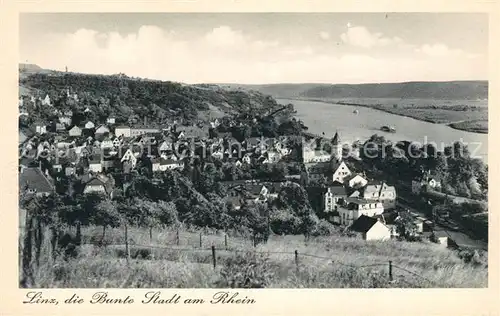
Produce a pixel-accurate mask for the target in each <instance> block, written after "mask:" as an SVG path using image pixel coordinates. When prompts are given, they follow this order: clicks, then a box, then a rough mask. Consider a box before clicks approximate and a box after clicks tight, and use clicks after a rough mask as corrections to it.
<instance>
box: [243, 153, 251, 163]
mask: <svg viewBox="0 0 500 316" xmlns="http://www.w3.org/2000/svg"><path fill="white" fill-rule="evenodd" d="M241 161H242V162H243V163H246V164H250V163H251V162H252V160H251V159H250V154H245V156H243V158H241Z"/></svg>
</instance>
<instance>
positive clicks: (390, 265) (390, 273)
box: [389, 260, 392, 281]
mask: <svg viewBox="0 0 500 316" xmlns="http://www.w3.org/2000/svg"><path fill="white" fill-rule="evenodd" d="M389 281H392V261H391V260H389Z"/></svg>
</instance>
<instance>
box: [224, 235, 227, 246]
mask: <svg viewBox="0 0 500 316" xmlns="http://www.w3.org/2000/svg"><path fill="white" fill-rule="evenodd" d="M224 246H225V247H226V250H227V234H226V233H225V232H224Z"/></svg>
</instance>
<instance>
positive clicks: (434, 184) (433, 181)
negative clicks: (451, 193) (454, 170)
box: [411, 174, 441, 194]
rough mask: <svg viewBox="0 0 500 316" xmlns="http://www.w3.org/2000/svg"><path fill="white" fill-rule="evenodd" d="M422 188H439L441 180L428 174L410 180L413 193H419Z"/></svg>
mask: <svg viewBox="0 0 500 316" xmlns="http://www.w3.org/2000/svg"><path fill="white" fill-rule="evenodd" d="M423 188H429V189H431V190H440V189H441V180H440V179H439V178H438V177H434V176H430V175H428V174H426V175H425V176H423V177H420V178H416V179H413V180H412V182H411V191H412V192H413V193H414V194H419V193H420V192H421V191H422V189H423Z"/></svg>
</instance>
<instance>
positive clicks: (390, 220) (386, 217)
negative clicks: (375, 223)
mask: <svg viewBox="0 0 500 316" xmlns="http://www.w3.org/2000/svg"><path fill="white" fill-rule="evenodd" d="M398 216H399V214H398V212H385V213H382V214H380V215H376V216H374V217H375V218H377V219H378V218H380V219H381V221H382V222H383V223H384V222H385V224H387V225H394V224H395V221H396V218H398Z"/></svg>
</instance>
